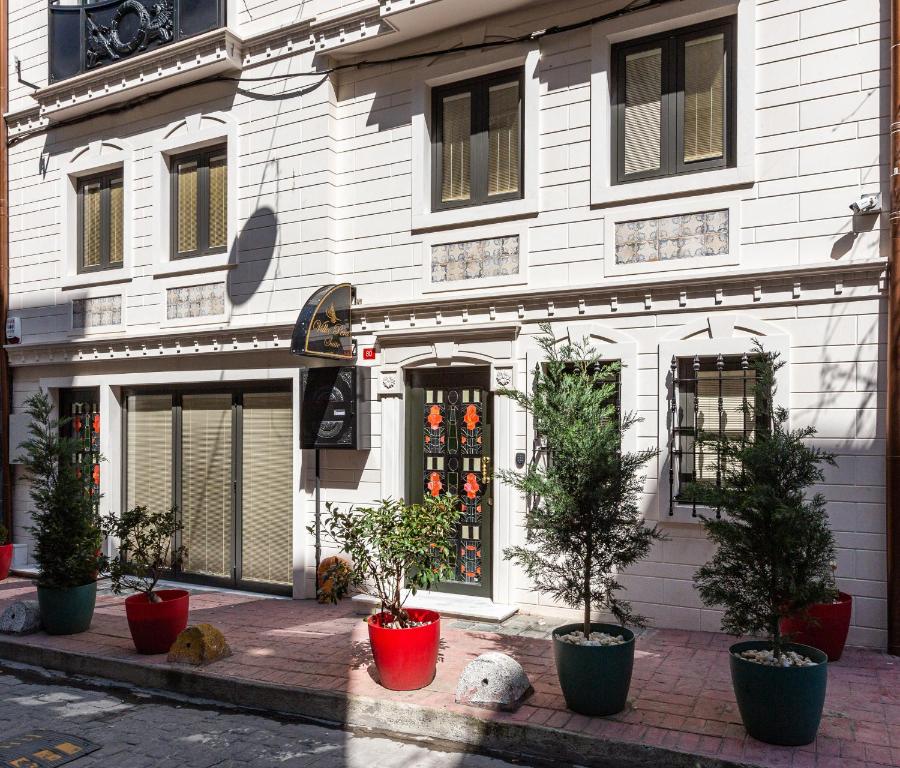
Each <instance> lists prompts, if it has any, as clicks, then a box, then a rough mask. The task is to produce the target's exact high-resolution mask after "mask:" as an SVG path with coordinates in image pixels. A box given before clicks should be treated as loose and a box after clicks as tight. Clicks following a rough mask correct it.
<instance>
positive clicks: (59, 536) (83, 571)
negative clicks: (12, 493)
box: [20, 391, 102, 635]
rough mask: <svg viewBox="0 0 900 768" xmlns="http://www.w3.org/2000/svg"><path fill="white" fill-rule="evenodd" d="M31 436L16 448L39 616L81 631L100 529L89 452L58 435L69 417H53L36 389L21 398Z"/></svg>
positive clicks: (93, 590) (91, 599)
mask: <svg viewBox="0 0 900 768" xmlns="http://www.w3.org/2000/svg"><path fill="white" fill-rule="evenodd" d="M25 409H26V413H27V414H28V416H29V417H30V419H31V423H30V425H29V438H28V439H27V440H26V441H25V442H24V443H22V445H21V446H20V448H21V449H22V450H23V451H24V455H23V456H22V458H21V461H22V463H23V464H24V465H25V468H26V470H27V472H28V477H29V479H30V481H31V487H30V491H29V492H30V495H31V500H32V502H33V504H34V510H33V512H32V525H31V527H30V531H31V533H32V535H33V537H34V548H35V549H34V552H35V558H36V559H37V561H38V566H39V569H40V573H39V576H38V587H37V592H38V603H39V605H40V611H41V622H42V624H43V626H44V629H45V630H46V631H47V632H48V633H49V634H51V635H71V634H75V633H77V632H84V631H86V630H87V629H88V627H90V625H91V618H92V617H93V615H94V604H95V601H96V597H97V573H98V571H99V570H100V562H101V556H100V546H101V543H102V533H101V531H100V521H99V519H98V517H97V513H96V511H95V506H94V504H95V501H96V498H95V496H94V495H93V486H92V481H91V477H92V472H93V464H92V460H91V457H90V456H89V455H85V454H83V453H82V451H81V447H80V445H79V443H78V441H77V440H74V439H72V438H66V437H62V435H61V432H60V428H61V427H65V426H66V425H67V424H68V422H69V419H62V420H60V419H56V418H54V417H53V404H52V403H51V401H50V398H49V397H48V396H47V393H46V392H44V391H40V392H37V393H35V394H34V395H32V396H31V397H29V398H28V400H27V401H26V402H25Z"/></svg>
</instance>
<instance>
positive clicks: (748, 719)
mask: <svg viewBox="0 0 900 768" xmlns="http://www.w3.org/2000/svg"><path fill="white" fill-rule="evenodd" d="M771 647H772V644H771V643H769V642H767V641H765V640H750V641H747V642H744V643H736V644H735V645H732V646H731V648H730V649H729V650H730V654H729V660H730V663H731V682H732V685H733V686H734V696H735V698H736V699H737V704H738V709H739V710H740V712H741V719H742V720H743V721H744V728H746V729H747V733H749V734H750V735H751V736H752V737H753V738H754V739H759V740H760V741H765V742H766V743H768V744H780V745H782V746H786V747H799V746H801V745H803V744H810V743H812V742H813V741H815V738H816V732H817V731H818V730H819V721H820V720H821V719H822V708H823V707H824V705H825V687H826V685H827V683H828V657H827V656H826V655H825V654H824V653H822V651H820V650H818V649H817V648H813V647H812V646H809V645H797V644H794V643H791V644H788V645H787V646H785V647H786V648H787V649H788V650H791V651H795V652H796V653H799V654H801V655H803V656H806V657H807V658H809V659H811V660H812V661H815V662H816V665H815V666H814V667H767V666H764V665H763V664H756V663H754V662H752V661H748V660H747V659H742V658H740V657H739V656H738V655H737V654H739V653H742V652H743V651H758V650H768V649H770V648H771Z"/></svg>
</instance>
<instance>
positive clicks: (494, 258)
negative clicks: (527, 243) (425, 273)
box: [431, 235, 519, 283]
mask: <svg viewBox="0 0 900 768" xmlns="http://www.w3.org/2000/svg"><path fill="white" fill-rule="evenodd" d="M518 274H519V236H518V235H512V236H510V237H497V238H491V239H488V240H467V241H465V242H462V243H444V244H442V245H433V246H431V282H433V283H447V282H456V281H457V280H477V279H478V278H483V277H505V276H508V275H518Z"/></svg>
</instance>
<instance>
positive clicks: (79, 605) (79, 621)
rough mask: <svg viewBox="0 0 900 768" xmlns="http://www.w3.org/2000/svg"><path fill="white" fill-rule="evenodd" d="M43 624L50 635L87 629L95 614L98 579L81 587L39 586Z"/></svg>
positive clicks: (39, 603) (70, 633) (67, 633)
mask: <svg viewBox="0 0 900 768" xmlns="http://www.w3.org/2000/svg"><path fill="white" fill-rule="evenodd" d="M37 593H38V606H39V607H40V609H41V624H42V625H43V627H44V631H45V632H46V633H47V634H48V635H75V634H78V633H79V632H86V631H87V630H88V629H89V628H90V626H91V619H92V618H93V616H94V604H95V602H96V600H97V582H96V581H92V582H91V583H90V584H85V585H84V586H81V587H69V588H67V589H55V588H52V587H41V586H39V587H38V588H37Z"/></svg>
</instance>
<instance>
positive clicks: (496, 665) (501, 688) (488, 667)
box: [456, 651, 533, 712]
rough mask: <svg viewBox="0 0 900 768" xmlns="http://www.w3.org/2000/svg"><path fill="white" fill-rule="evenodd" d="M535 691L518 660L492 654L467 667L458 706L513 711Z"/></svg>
mask: <svg viewBox="0 0 900 768" xmlns="http://www.w3.org/2000/svg"><path fill="white" fill-rule="evenodd" d="M532 690H533V689H532V687H531V682H530V681H529V679H528V675H526V674H525V670H524V669H522V665H521V664H519V662H518V661H516V660H515V659H514V658H513V657H512V656H507V655H506V654H505V653H499V652H497V651H490V652H489V653H483V654H482V655H481V656H479V657H478V658H477V659H474V660H472V661H470V662H469V663H468V665H466V668H465V669H464V670H463V673H462V675H460V678H459V683H457V685H456V703H457V704H468V705H470V706H473V707H483V708H485V709H500V710H503V711H505V712H514V711H515V710H517V709H518V708H519V706H520V705H521V704H522V702H523V701H524V700H525V698H526V697H527V696H528V695H529V694H531V692H532Z"/></svg>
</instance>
